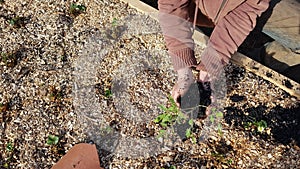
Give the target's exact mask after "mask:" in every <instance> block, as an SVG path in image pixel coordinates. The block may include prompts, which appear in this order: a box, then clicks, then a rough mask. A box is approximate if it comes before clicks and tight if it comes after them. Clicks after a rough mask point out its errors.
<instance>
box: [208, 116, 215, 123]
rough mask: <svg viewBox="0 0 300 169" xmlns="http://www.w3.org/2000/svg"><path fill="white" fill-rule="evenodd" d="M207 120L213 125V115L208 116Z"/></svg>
mask: <svg viewBox="0 0 300 169" xmlns="http://www.w3.org/2000/svg"><path fill="white" fill-rule="evenodd" d="M209 120H210V122H212V123H214V121H215V117H214V116H213V115H210V116H209Z"/></svg>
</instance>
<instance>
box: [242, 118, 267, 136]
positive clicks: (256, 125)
mask: <svg viewBox="0 0 300 169" xmlns="http://www.w3.org/2000/svg"><path fill="white" fill-rule="evenodd" d="M244 127H245V129H246V130H248V129H249V128H256V130H257V131H258V132H260V133H262V132H264V131H265V129H266V128H267V127H268V125H267V122H266V121H264V120H260V121H254V122H247V123H245V124H244Z"/></svg>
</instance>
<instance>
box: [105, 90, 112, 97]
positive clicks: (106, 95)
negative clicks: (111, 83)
mask: <svg viewBox="0 0 300 169" xmlns="http://www.w3.org/2000/svg"><path fill="white" fill-rule="evenodd" d="M104 95H105V97H107V98H110V97H112V92H111V90H110V89H107V90H105V92H104Z"/></svg>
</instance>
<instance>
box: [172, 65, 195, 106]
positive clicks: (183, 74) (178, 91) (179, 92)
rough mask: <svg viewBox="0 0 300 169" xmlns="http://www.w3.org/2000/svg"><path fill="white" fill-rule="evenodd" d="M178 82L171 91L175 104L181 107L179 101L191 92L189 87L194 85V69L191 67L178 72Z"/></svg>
mask: <svg viewBox="0 0 300 169" xmlns="http://www.w3.org/2000/svg"><path fill="white" fill-rule="evenodd" d="M177 74H178V80H177V82H176V84H175V86H174V87H173V90H172V91H171V95H172V97H173V99H174V100H175V103H176V105H177V106H178V107H180V102H179V99H180V98H181V97H183V96H184V94H185V93H186V92H187V91H188V90H189V87H190V86H191V84H192V83H194V77H193V72H192V69H191V68H189V67H186V68H182V69H179V70H178V71H177Z"/></svg>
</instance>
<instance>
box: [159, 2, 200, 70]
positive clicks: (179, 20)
mask: <svg viewBox="0 0 300 169" xmlns="http://www.w3.org/2000/svg"><path fill="white" fill-rule="evenodd" d="M190 3H191V1H190V0H172V1H171V0H158V8H159V21H160V25H161V28H162V31H163V34H164V37H165V41H166V45H167V48H168V50H169V55H170V56H171V61H172V63H173V66H174V69H175V70H178V69H180V68H183V67H188V66H191V65H196V64H197V62H196V59H195V56H194V41H193V39H192V24H191V22H188V20H189V6H190Z"/></svg>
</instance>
